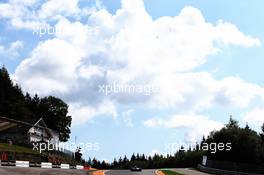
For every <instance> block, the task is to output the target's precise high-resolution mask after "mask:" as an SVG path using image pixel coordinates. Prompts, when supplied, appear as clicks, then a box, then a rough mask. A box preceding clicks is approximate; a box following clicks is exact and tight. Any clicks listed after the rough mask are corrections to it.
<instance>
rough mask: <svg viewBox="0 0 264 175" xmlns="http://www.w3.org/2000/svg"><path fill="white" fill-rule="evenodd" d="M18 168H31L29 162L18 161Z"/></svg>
mask: <svg viewBox="0 0 264 175" xmlns="http://www.w3.org/2000/svg"><path fill="white" fill-rule="evenodd" d="M16 167H23V168H28V167H29V161H18V160H17V161H16Z"/></svg>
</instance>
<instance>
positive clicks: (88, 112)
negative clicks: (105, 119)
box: [69, 101, 118, 125]
mask: <svg viewBox="0 0 264 175" xmlns="http://www.w3.org/2000/svg"><path fill="white" fill-rule="evenodd" d="M69 114H70V115H71V116H73V125H80V124H84V123H86V122H87V121H89V120H92V119H93V118H94V117H96V116H101V115H106V116H110V117H112V118H113V119H116V118H117V116H118V114H117V112H116V107H115V105H114V104H113V103H112V102H109V101H104V102H102V103H101V104H100V105H99V106H96V107H93V106H89V105H85V104H82V103H70V104H69Z"/></svg>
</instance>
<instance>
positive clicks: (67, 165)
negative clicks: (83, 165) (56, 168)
mask: <svg viewBox="0 0 264 175" xmlns="http://www.w3.org/2000/svg"><path fill="white" fill-rule="evenodd" d="M60 168H61V169H70V165H69V164H61V165H60Z"/></svg>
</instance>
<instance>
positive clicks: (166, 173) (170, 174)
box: [160, 170, 184, 175]
mask: <svg viewBox="0 0 264 175" xmlns="http://www.w3.org/2000/svg"><path fill="white" fill-rule="evenodd" d="M160 171H161V172H162V173H163V174H164V175H184V174H181V173H177V172H175V171H172V170H160Z"/></svg>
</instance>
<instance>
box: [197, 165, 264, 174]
mask: <svg viewBox="0 0 264 175" xmlns="http://www.w3.org/2000/svg"><path fill="white" fill-rule="evenodd" d="M197 168H198V169H199V170H200V171H202V172H205V173H210V174H216V175H263V174H254V173H245V172H237V171H229V170H221V169H216V168H209V167H205V166H203V165H200V164H199V165H198V166H197Z"/></svg>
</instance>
